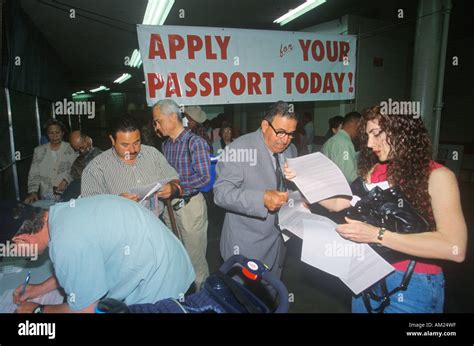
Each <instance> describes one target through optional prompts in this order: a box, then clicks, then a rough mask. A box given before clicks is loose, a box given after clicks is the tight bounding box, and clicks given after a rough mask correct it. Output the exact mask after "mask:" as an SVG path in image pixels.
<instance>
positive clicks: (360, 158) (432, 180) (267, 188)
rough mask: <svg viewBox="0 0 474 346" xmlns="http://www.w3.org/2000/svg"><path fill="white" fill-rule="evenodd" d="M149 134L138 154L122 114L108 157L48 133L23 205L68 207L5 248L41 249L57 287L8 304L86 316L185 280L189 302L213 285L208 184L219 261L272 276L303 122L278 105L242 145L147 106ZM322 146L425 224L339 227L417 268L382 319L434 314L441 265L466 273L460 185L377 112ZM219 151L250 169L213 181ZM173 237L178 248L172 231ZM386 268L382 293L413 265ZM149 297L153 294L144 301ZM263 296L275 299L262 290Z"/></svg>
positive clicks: (338, 203) (193, 117) (418, 138)
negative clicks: (218, 213) (100, 305)
mask: <svg viewBox="0 0 474 346" xmlns="http://www.w3.org/2000/svg"><path fill="white" fill-rule="evenodd" d="M150 124H152V126H153V130H154V131H153V133H151V134H150V133H149V134H148V135H149V136H150V135H155V136H156V138H159V139H160V142H161V147H160V148H159V150H158V149H157V148H155V147H154V146H150V145H145V144H142V131H141V129H142V126H141V125H140V124H139V123H138V122H137V121H136V120H135V119H134V118H133V117H130V116H125V117H121V118H118V119H116V120H115V121H114V122H113V123H112V126H111V129H110V136H109V139H110V142H111V148H110V149H108V150H105V151H103V152H102V151H101V150H100V149H98V148H96V147H94V146H93V141H92V139H91V138H90V137H89V136H87V135H86V134H84V133H82V132H80V131H74V132H72V133H71V134H70V137H69V140H70V144H68V143H66V142H64V141H63V137H64V135H65V131H64V127H63V126H62V124H61V123H60V122H59V121H57V120H50V121H49V122H48V123H47V136H48V140H49V142H48V143H46V144H43V145H40V146H38V147H37V148H36V149H35V151H34V157H33V162H32V164H31V168H30V173H29V177H28V196H27V198H26V199H25V202H26V203H27V204H31V203H33V205H34V203H35V201H38V200H51V201H52V204H53V203H54V202H57V201H64V202H65V203H58V204H55V205H52V206H51V207H50V209H49V211H44V210H41V209H34V212H33V213H30V214H29V215H30V219H31V220H30V222H27V223H25V224H24V226H23V227H22V228H21V229H20V231H19V233H18V234H17V235H16V236H15V238H14V240H15V241H17V242H23V243H30V244H31V243H35V242H36V243H40V244H41V249H42V250H43V251H44V250H45V249H46V247H47V246H48V244H49V247H50V250H49V251H50V257H51V260H52V262H53V264H54V267H55V272H56V276H55V277H53V278H51V279H49V280H47V281H45V282H44V283H42V284H40V285H29V286H28V289H27V290H26V291H25V293H24V294H20V291H21V287H19V288H18V289H17V290H16V291H15V297H14V298H15V301H17V302H19V303H21V305H20V307H19V311H21V312H32V311H33V310H37V309H39V310H41V312H57V311H61V312H67V311H84V312H88V311H93V309H94V307H95V305H96V304H97V302H98V300H99V299H101V298H103V297H104V296H112V297H114V298H116V299H119V300H125V301H126V302H127V303H143V302H150V303H153V302H155V301H156V300H158V299H160V298H163V297H174V298H176V297H178V296H179V295H180V294H185V293H186V291H187V290H188V289H189V287H190V285H191V284H192V282H194V289H195V290H199V289H201V287H202V285H203V283H204V282H205V281H206V278H207V277H208V276H209V266H208V263H207V261H206V250H207V229H208V224H209V220H208V217H209V215H208V203H206V198H205V196H204V194H205V192H203V191H204V188H205V187H206V186H208V185H209V184H211V185H213V186H212V187H213V202H214V203H215V204H216V205H217V206H219V207H220V208H222V209H224V210H225V219H224V224H223V227H222V234H221V240H220V252H221V255H222V258H223V259H224V260H225V259H227V258H229V257H231V256H232V255H235V254H241V255H244V256H246V257H248V258H255V259H258V260H260V261H262V262H263V263H265V264H266V265H267V266H268V268H269V269H270V270H271V271H272V272H273V273H274V274H275V275H276V276H277V277H281V273H282V271H283V270H284V264H285V256H286V245H285V243H284V241H283V238H282V235H281V230H280V228H279V226H278V214H277V212H278V210H279V209H280V208H281V207H282V206H283V205H285V204H286V203H287V202H288V193H289V192H290V191H291V190H293V189H295V188H296V187H295V185H294V184H293V183H292V180H293V179H294V178H295V173H294V172H293V171H292V170H291V169H290V168H289V167H288V166H287V165H286V163H285V161H286V159H287V158H293V157H296V156H301V155H305V154H308V153H312V152H313V151H314V141H315V139H314V138H315V131H314V130H315V129H314V124H313V117H312V115H311V114H309V113H305V114H303V116H302V117H301V119H298V117H297V115H296V114H295V113H294V112H291V111H290V107H289V105H288V104H287V103H285V102H282V101H278V102H276V103H274V104H272V105H271V106H270V107H269V108H268V110H267V111H266V113H265V114H264V116H263V119H262V121H261V123H260V126H259V128H258V129H257V130H256V131H254V132H251V133H248V134H245V135H242V136H240V134H239V133H238V131H236V129H235V128H234V127H233V126H232V124H231V123H230V122H229V121H228V119H226V117H225V116H224V115H223V114H222V115H219V116H218V117H216V118H215V119H213V120H211V121H209V120H207V116H206V114H205V112H204V111H203V110H202V109H201V107H199V106H189V107H185V108H184V112H181V111H180V108H179V106H178V104H177V103H176V102H174V101H173V100H170V99H165V100H161V101H159V102H157V103H156V104H155V105H154V106H153V108H152V114H151V115H150ZM325 139H326V141H325V143H324V145H323V146H322V149H321V152H322V153H323V154H324V155H326V156H327V157H328V158H329V159H331V160H332V161H333V162H334V163H335V164H336V165H337V166H338V167H339V168H340V170H341V171H342V173H343V174H344V176H345V178H346V179H347V181H348V183H352V182H354V181H355V180H356V179H357V178H360V179H361V180H362V181H363V182H364V183H367V184H369V183H371V184H374V183H380V182H383V181H386V182H387V183H388V185H389V186H397V187H398V188H400V190H401V191H402V193H403V194H404V196H405V197H406V199H407V200H408V202H409V203H410V204H411V205H412V206H413V207H414V208H415V209H416V211H417V212H418V213H419V214H421V215H422V216H423V217H424V218H425V219H426V220H427V221H428V223H429V225H430V230H431V232H423V233H412V234H402V233H398V232H397V230H395V229H385V228H381V227H378V226H376V225H371V224H369V223H364V222H360V221H357V220H352V219H349V218H346V219H345V223H343V224H339V225H338V226H337V228H336V231H337V232H338V233H339V234H340V235H341V236H342V237H343V238H345V239H348V240H350V241H353V242H356V243H369V244H374V243H376V244H380V245H383V246H384V247H387V248H389V249H392V250H395V251H398V252H400V253H403V254H406V255H407V256H409V257H410V258H411V257H416V258H417V259H418V261H417V263H416V266H415V268H414V271H413V275H412V277H411V281H410V283H409V285H408V288H407V290H406V291H405V293H404V299H403V301H399V300H396V299H392V300H391V304H390V305H389V306H388V307H387V308H386V309H385V312H442V311H443V300H444V276H443V271H442V266H441V264H440V262H437V260H450V261H455V262H462V261H463V260H464V257H465V253H466V242H467V230H466V224H465V221H464V216H463V213H462V209H461V204H460V198H459V188H458V186H457V181H456V177H455V175H454V174H453V173H452V172H451V171H450V170H449V169H447V168H446V167H443V166H441V165H440V164H438V163H436V162H435V161H432V159H431V158H432V152H431V144H430V140H429V137H428V133H427V131H426V128H425V127H424V125H423V122H422V120H421V119H420V118H413V117H409V116H404V115H395V114H383V113H382V112H381V110H380V107H377V106H374V107H371V108H369V109H368V110H367V111H364V112H362V114H360V113H358V112H350V113H349V114H347V115H346V116H344V117H340V116H337V117H334V118H331V119H330V120H329V130H328V133H327V134H326V138H325ZM354 143H356V145H354ZM226 147H229V148H231V149H237V150H247V151H250V150H253V151H255V152H256V158H257V163H258V164H256V165H249V162H243V161H238V160H235V161H232V160H222V161H219V162H218V164H217V168H216V176H217V177H216V180H215V183H213V182H212V181H211V169H212V166H211V164H210V158H211V157H212V156H214V155H218V154H219V153H221V152H222V150H224V149H225V148H226ZM159 181H162V182H163V187H162V189H161V190H160V191H159V192H157V193H155V194H153V195H151V196H150V197H149V198H147V199H146V200H144V201H142V200H141V198H140V196H139V195H138V194H137V193H134V192H133V191H134V189H136V188H140V187H146V186H149V185H150V184H154V183H156V182H159ZM79 196H80V197H81V198H79V199H77V201H76V200H75V199H76V198H78V197H79ZM71 201H74V203H72V204H71ZM165 201H166V203H164V202H165ZM318 204H319V205H320V206H321V207H323V208H325V209H327V210H329V211H333V212H337V211H341V210H345V209H346V208H349V207H350V200H349V199H347V198H343V197H333V198H330V199H326V200H323V201H320V202H318ZM170 208H171V209H172V210H170ZM172 219H175V221H176V225H175V227H174V226H173V220H172ZM176 227H177V229H178V230H179V235H180V237H181V239H179V240H178V238H177V237H175V236H174V235H173V234H172V232H171V230H170V229H173V228H176ZM181 242H182V245H181ZM127 251H128V252H129V253H128V254H127V253H126V252H127ZM407 258H408V257H407ZM393 266H394V267H395V269H396V271H395V272H393V273H392V274H390V275H389V276H388V277H387V278H386V280H385V281H384V282H386V285H387V286H388V287H389V288H394V287H396V286H398V285H399V284H400V281H401V280H402V278H403V275H404V273H405V272H406V271H407V270H408V267H409V261H408V260H402V261H399V262H396V263H393ZM86 268H95V269H97V270H95V269H94V271H93V273H92V271H91V270H90V269H86ZM58 286H60V287H62V288H63V289H64V290H65V292H66V293H67V295H68V301H67V303H65V304H63V305H62V306H60V307H58V306H56V307H55V306H41V305H39V304H36V303H31V302H29V301H28V299H30V298H33V297H36V296H39V295H41V294H44V293H46V292H48V291H49V290H52V289H54V288H56V287H58ZM152 287H154V289H155V290H156V291H160V292H159V293H158V292H151V291H152V290H153V288H152ZM268 293H269V294H270V296H271V297H273V298H274V295H275V292H274V291H272V290H271V289H270V288H268ZM71 295H72V296H73V297H75V300H74V301H71V299H70V298H71ZM371 303H373V304H375V301H374V302H371ZM352 310H353V312H368V311H369V309H368V308H367V305H366V304H365V303H364V302H362V297H361V296H356V297H354V298H353V305H352Z"/></svg>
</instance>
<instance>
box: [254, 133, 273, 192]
mask: <svg viewBox="0 0 474 346" xmlns="http://www.w3.org/2000/svg"><path fill="white" fill-rule="evenodd" d="M255 137H256V144H257V155H258V160H259V161H258V162H257V164H258V165H260V170H261V171H262V172H263V173H264V174H265V178H266V179H270V181H271V185H272V186H273V187H276V184H277V181H276V174H275V170H274V169H273V163H272V161H271V160H272V157H270V153H269V152H268V148H267V146H266V144H265V142H264V140H263V134H262V131H261V129H258V130H257V131H255ZM260 162H261V163H260Z"/></svg>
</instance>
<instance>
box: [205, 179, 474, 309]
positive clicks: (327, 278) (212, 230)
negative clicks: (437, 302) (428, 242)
mask: <svg viewBox="0 0 474 346" xmlns="http://www.w3.org/2000/svg"><path fill="white" fill-rule="evenodd" d="M460 190H461V198H462V205H463V210H464V216H465V218H466V222H467V225H468V230H472V228H473V226H474V213H473V209H474V208H473V207H474V183H460ZM222 221H223V211H222V210H219V208H216V207H213V208H211V209H210V210H209V231H208V254H207V257H208V261H209V266H210V270H211V272H214V271H216V270H217V269H218V268H219V265H220V264H221V262H222V261H221V258H220V255H219V237H220V230H221V227H222ZM473 243H474V241H473V237H472V236H471V237H470V238H469V243H468V253H467V258H466V261H465V262H464V263H462V264H457V263H448V262H446V264H445V265H444V271H445V275H446V297H445V311H446V312H451V313H452V312H462V313H465V312H470V313H472V312H474V256H473V253H472V249H473ZM300 254H301V241H300V240H299V239H297V238H296V239H291V240H290V241H289V242H288V253H287V258H286V263H285V270H284V272H283V282H284V283H285V284H286V286H287V288H288V291H289V292H290V293H293V298H294V299H293V300H294V301H293V302H292V303H291V305H290V312H301V313H308V312H316V313H318V312H319V313H326V312H327V313H331V312H335V313H338V312H350V300H351V292H350V290H349V289H348V288H347V287H346V286H345V285H344V284H343V283H342V282H341V281H339V280H338V279H336V278H335V277H333V276H331V275H328V274H326V273H324V272H322V271H320V270H317V269H314V268H312V267H310V266H308V265H306V264H304V263H302V262H301V261H300V259H299V256H300Z"/></svg>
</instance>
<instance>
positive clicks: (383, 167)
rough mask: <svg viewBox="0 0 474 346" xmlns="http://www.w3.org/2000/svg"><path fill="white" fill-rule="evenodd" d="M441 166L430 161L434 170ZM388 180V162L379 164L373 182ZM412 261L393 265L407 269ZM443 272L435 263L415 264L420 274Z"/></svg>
mask: <svg viewBox="0 0 474 346" xmlns="http://www.w3.org/2000/svg"><path fill="white" fill-rule="evenodd" d="M440 167H443V165H441V164H439V163H437V162H435V161H430V170H431V171H434V170H435V169H438V168H440ZM386 180H387V164H386V163H383V164H378V165H377V166H375V169H374V171H373V172H372V174H371V176H370V182H371V183H381V182H383V181H386ZM409 262H410V261H408V260H407V261H402V262H397V263H393V264H392V265H393V266H394V267H395V269H397V270H401V271H406V270H407V267H408V263H409ZM442 272H443V269H442V268H441V267H440V266H437V265H434V264H426V263H421V262H416V266H415V273H420V274H440V273H442Z"/></svg>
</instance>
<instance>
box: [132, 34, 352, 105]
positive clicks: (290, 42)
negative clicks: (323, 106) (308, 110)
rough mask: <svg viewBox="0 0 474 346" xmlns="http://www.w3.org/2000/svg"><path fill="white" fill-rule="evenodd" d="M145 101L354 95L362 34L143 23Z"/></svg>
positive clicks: (140, 36) (311, 98)
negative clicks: (359, 41) (357, 55)
mask: <svg viewBox="0 0 474 346" xmlns="http://www.w3.org/2000/svg"><path fill="white" fill-rule="evenodd" d="M137 33H138V43H139V46H140V53H141V57H142V61H143V68H144V71H145V84H146V94H147V102H148V105H149V106H152V105H153V104H154V103H155V102H156V101H158V100H160V99H163V98H172V99H173V100H175V101H176V102H177V103H178V104H182V105H210V104H226V103H230V104H235V103H259V102H275V101H277V100H284V101H287V102H289V101H320V100H347V99H353V98H354V85H355V84H354V83H355V66H356V52H355V50H356V36H352V35H344V36H342V35H327V34H318V33H307V32H288V31H270V30H247V29H227V28H206V27H190V26H155V25H138V26H137Z"/></svg>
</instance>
